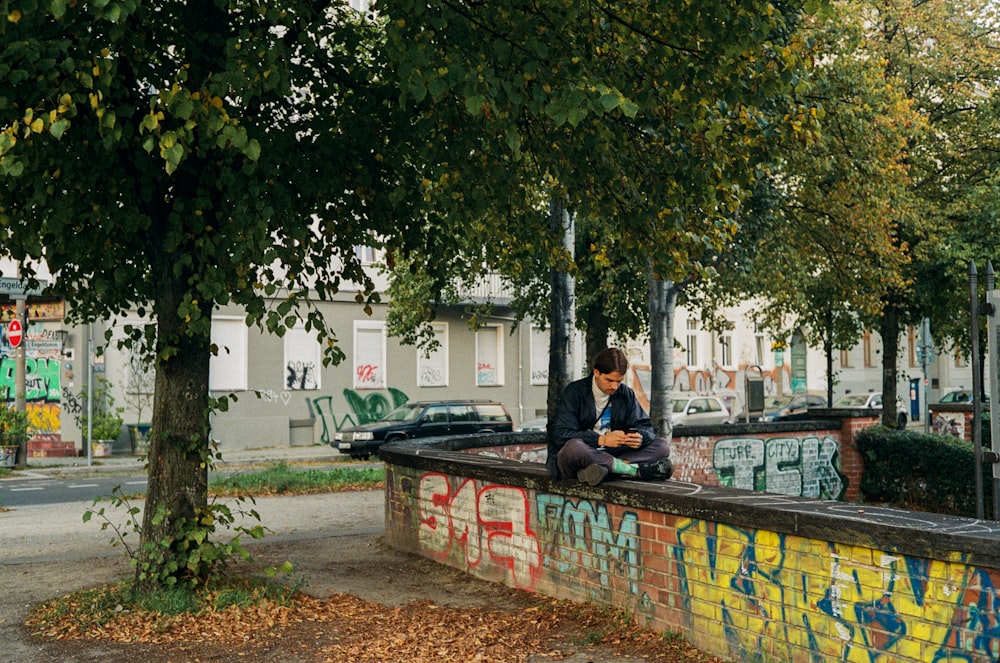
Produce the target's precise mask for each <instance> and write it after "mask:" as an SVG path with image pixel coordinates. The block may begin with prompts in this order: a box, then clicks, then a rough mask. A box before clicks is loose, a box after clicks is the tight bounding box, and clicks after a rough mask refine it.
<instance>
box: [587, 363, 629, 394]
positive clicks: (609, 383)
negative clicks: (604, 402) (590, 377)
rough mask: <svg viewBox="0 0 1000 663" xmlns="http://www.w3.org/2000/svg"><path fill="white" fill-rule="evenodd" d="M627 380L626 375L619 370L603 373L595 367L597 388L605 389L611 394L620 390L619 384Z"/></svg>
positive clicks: (606, 392) (604, 390) (605, 391)
mask: <svg viewBox="0 0 1000 663" xmlns="http://www.w3.org/2000/svg"><path fill="white" fill-rule="evenodd" d="M624 381H625V376H624V375H622V374H621V373H619V372H618V371H613V372H611V373H601V372H600V371H599V370H597V369H596V368H595V369H594V382H596V383H597V388H598V389H600V390H601V391H603V392H604V393H605V394H607V395H608V396H610V395H611V394H613V393H615V392H616V391H618V387H619V385H621V383H622V382H624Z"/></svg>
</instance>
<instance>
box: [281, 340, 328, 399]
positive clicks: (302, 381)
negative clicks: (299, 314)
mask: <svg viewBox="0 0 1000 663" xmlns="http://www.w3.org/2000/svg"><path fill="white" fill-rule="evenodd" d="M322 352H323V350H322V347H321V346H320V343H319V341H318V340H317V339H316V336H315V332H307V331H306V330H305V328H304V327H294V328H292V329H289V330H288V331H287V332H285V375H284V381H285V388H286V389H292V390H300V389H301V390H314V389H319V387H320V366H322V357H321V355H322Z"/></svg>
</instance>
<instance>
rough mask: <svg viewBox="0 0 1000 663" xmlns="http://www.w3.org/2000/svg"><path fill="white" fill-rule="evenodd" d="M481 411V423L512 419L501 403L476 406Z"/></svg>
mask: <svg viewBox="0 0 1000 663" xmlns="http://www.w3.org/2000/svg"><path fill="white" fill-rule="evenodd" d="M476 410H478V411H479V420H480V421H508V420H509V419H510V417H509V416H508V415H507V411H506V410H504V408H503V406H502V405H500V404H499V403H485V404H480V405H476Z"/></svg>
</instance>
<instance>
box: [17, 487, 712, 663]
mask: <svg viewBox="0 0 1000 663" xmlns="http://www.w3.org/2000/svg"><path fill="white" fill-rule="evenodd" d="M381 499H382V497H381V493H377V494H375V495H364V494H361V493H354V494H348V495H346V496H342V497H339V498H338V497H336V496H331V495H328V496H301V497H296V498H267V499H265V500H258V502H259V504H258V509H259V510H261V511H262V518H263V522H265V523H276V522H279V523H282V526H281V527H276V528H275V529H274V531H272V534H271V535H270V536H269V537H268V538H267V539H265V540H264V541H263V542H254V543H253V544H251V546H250V547H251V550H252V552H253V554H254V557H255V558H256V560H257V561H258V562H260V563H261V564H262V565H267V564H279V563H281V562H284V561H291V562H292V563H293V564H294V566H295V569H296V570H295V572H294V573H293V574H292V576H291V577H290V578H289V579H288V580H289V581H290V582H292V583H298V584H301V585H302V591H303V592H304V593H305V594H307V595H308V596H309V597H315V599H317V600H315V601H311V600H310V601H307V602H303V604H302V605H301V606H300V608H301V610H299V611H297V612H295V613H294V614H288V613H279V612H278V611H271V612H268V611H263V612H261V613H260V614H256V615H250V616H248V617H247V619H248V620H250V623H249V624H248V625H247V626H248V629H247V631H246V632H243V631H241V632H240V633H233V632H227V633H218V634H216V635H214V636H213V634H212V633H211V632H210V627H208V626H207V625H202V626H204V627H205V628H200V629H199V628H198V626H195V627H193V629H192V630H191V631H190V633H189V634H188V635H187V636H185V638H182V639H179V640H178V639H176V638H174V637H170V636H163V635H162V634H159V635H158V634H150V638H149V640H151V641H149V642H127V643H120V642H114V641H111V640H106V639H73V640H61V641H54V640H51V639H48V638H40V637H37V636H35V635H33V634H32V633H31V632H30V630H29V629H28V628H27V627H26V626H25V625H24V621H25V619H26V617H27V615H28V612H29V610H30V609H31V607H32V606H37V605H38V604H40V603H41V602H43V601H45V600H48V599H51V598H55V597H58V596H64V595H66V594H68V593H70V592H73V591H77V590H80V589H83V588H87V587H93V586H99V585H102V584H107V583H109V582H113V581H115V580H118V579H122V578H126V577H129V575H130V567H129V566H128V563H127V560H126V559H125V558H124V556H123V555H122V553H121V551H120V549H119V550H113V549H110V548H109V546H108V545H107V543H106V540H107V536H106V535H103V536H101V537H100V538H101V539H102V541H103V542H102V543H100V544H99V545H97V546H96V547H95V545H94V544H93V543H89V544H88V543H86V542H82V541H81V540H80V539H82V538H85V537H84V536H83V535H82V534H81V535H80V536H79V537H74V536H73V535H72V533H71V534H70V535H69V536H70V537H71V538H72V541H70V542H67V541H66V540H65V538H64V539H63V541H62V543H61V544H59V543H58V541H59V537H58V535H56V534H54V533H46V534H43V533H42V532H41V531H40V530H39V534H38V535H37V537H33V538H31V540H30V542H29V541H20V543H19V545H21V546H24V545H29V544H30V545H32V546H34V547H35V548H37V549H38V550H37V551H35V552H34V553H32V554H26V553H25V552H23V551H21V552H20V554H17V552H15V555H14V556H7V558H6V559H4V560H3V561H2V562H0V583H3V585H2V586H3V587H4V599H3V606H2V608H0V663H35V662H38V663H42V662H59V663H97V662H101V663H105V662H107V661H122V662H132V661H137V662H138V661H141V662H142V663H196V662H200V661H206V662H207V661H212V662H222V663H228V662H235V661H241V662H243V661H264V662H271V663H307V662H313V661H338V662H339V661H351V662H352V663H353V662H355V661H358V662H363V661H373V662H374V661H399V662H403V661H406V662H412V661H480V662H482V663H489V662H494V663H496V662H499V663H508V662H510V663H515V662H520V663H541V662H542V661H569V662H570V663H584V662H588V661H589V662H591V663H611V662H612V661H635V662H639V661H648V662H652V661H678V662H681V663H684V662H692V661H701V662H706V661H718V659H714V658H711V657H708V656H706V655H704V654H702V653H701V652H698V651H697V650H694V649H691V648H689V647H687V646H686V645H685V644H684V643H683V642H678V641H676V640H674V641H669V642H667V641H664V639H663V638H662V637H658V636H656V637H650V636H651V635H653V634H646V635H645V636H643V637H637V638H631V639H630V638H628V637H624V638H622V637H616V636H615V634H614V633H613V632H612V633H611V634H610V637H607V638H605V639H603V640H601V639H600V637H599V635H601V634H604V632H605V631H607V630H608V629H607V624H602V623H597V622H595V619H594V613H593V612H591V613H588V614H583V613H580V614H577V613H576V612H575V611H574V610H573V609H567V608H566V606H565V605H561V606H558V607H554V605H555V603H554V602H552V601H551V600H549V599H545V598H544V597H540V596H536V595H532V594H529V593H526V592H521V591H517V590H513V589H509V588H506V587H503V586H500V585H495V584H492V583H487V582H484V581H480V580H476V579H474V578H471V577H469V576H467V575H464V574H462V573H459V572H457V571H454V570H452V569H450V568H448V567H445V566H442V565H440V564H437V563H435V562H432V561H430V560H426V559H424V558H421V557H419V556H415V555H410V554H406V553H401V552H399V551H395V550H393V549H391V548H389V547H387V546H386V545H384V544H383V542H382V539H381V525H382V523H381V522H379V518H380V515H379V514H380V512H381V503H380V501H381ZM296 500H297V501H296ZM53 517H55V516H53ZM5 518H7V520H8V521H12V522H16V519H17V518H27V519H29V520H34V521H36V522H37V521H39V520H40V519H42V518H41V514H40V513H27V514H25V513H20V514H17V513H16V512H12V513H0V547H7V546H4V545H3V544H4V543H5V541H4V539H5V536H6V535H7V534H12V533H13V532H14V531H15V530H16V529H17V527H16V526H11V527H10V528H9V530H5V528H4V522H5ZM90 529H91V530H96V529H98V528H96V527H93V526H91V527H90ZM63 536H64V537H65V535H63ZM86 536H90V537H93V536H94V534H93V532H90V533H88V534H87V535H86ZM9 550H15V551H19V550H20V548H18V547H17V546H12V547H10V548H9ZM32 550H34V548H33V549H32ZM206 629H208V630H209V632H208V633H205V632H204V631H205V630H206ZM612 631H613V629H612ZM633 635H636V634H633ZM200 638H205V639H204V640H199V639H200Z"/></svg>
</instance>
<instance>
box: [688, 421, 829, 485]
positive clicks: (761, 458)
mask: <svg viewBox="0 0 1000 663" xmlns="http://www.w3.org/2000/svg"><path fill="white" fill-rule="evenodd" d="M837 457H838V447H837V441H836V440H835V439H834V438H832V437H830V436H828V435H824V436H821V437H820V436H816V435H794V436H787V437H773V438H770V439H760V438H743V437H729V438H721V439H718V440H715V441H714V442H713V441H712V438H709V437H706V436H691V437H684V436H681V437H679V438H678V439H676V440H675V442H674V445H673V450H672V452H671V458H672V459H673V462H674V467H675V468H676V478H677V479H679V480H681V481H694V482H695V483H699V482H700V481H701V479H700V477H704V476H706V475H713V476H714V477H715V478H716V479H717V480H718V482H719V484H721V485H723V486H731V487H733V488H739V489H741V490H750V491H764V492H768V493H780V494H782V495H797V496H799V497H813V498H819V499H830V500H836V499H839V498H841V497H842V496H843V494H844V491H846V490H847V480H846V479H845V478H844V477H843V475H841V473H840V472H839V471H838V470H837Z"/></svg>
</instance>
